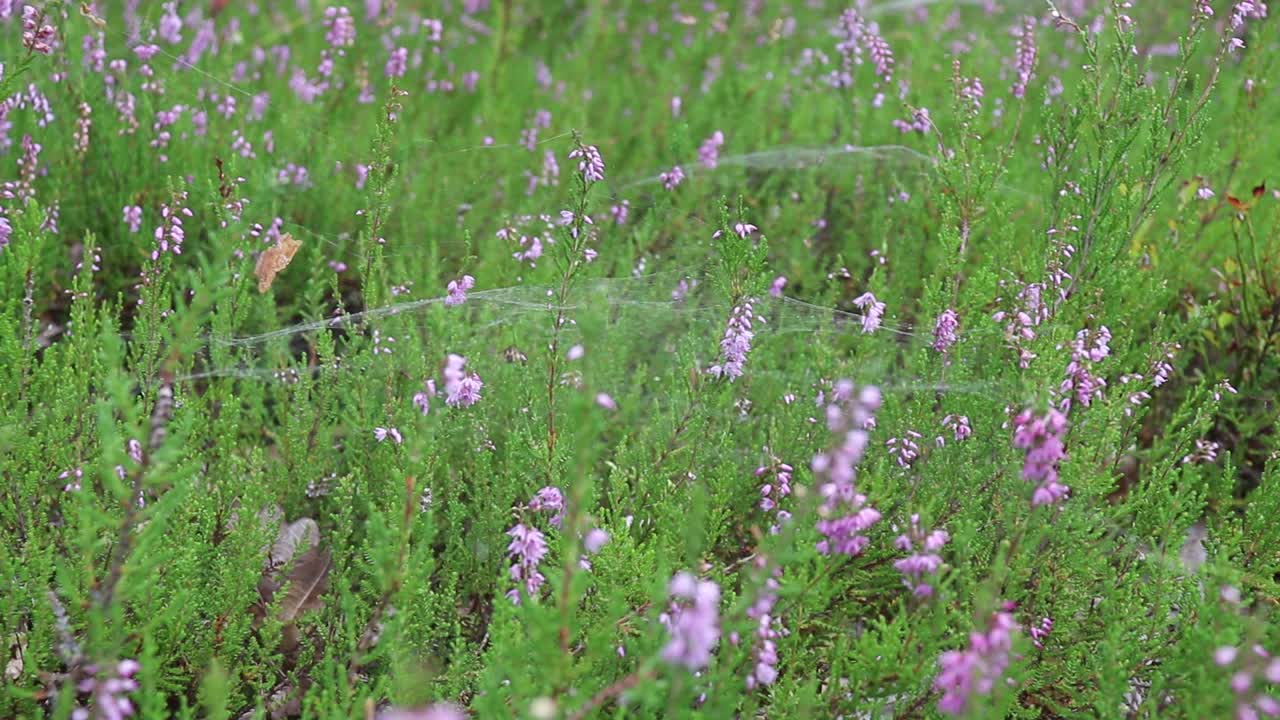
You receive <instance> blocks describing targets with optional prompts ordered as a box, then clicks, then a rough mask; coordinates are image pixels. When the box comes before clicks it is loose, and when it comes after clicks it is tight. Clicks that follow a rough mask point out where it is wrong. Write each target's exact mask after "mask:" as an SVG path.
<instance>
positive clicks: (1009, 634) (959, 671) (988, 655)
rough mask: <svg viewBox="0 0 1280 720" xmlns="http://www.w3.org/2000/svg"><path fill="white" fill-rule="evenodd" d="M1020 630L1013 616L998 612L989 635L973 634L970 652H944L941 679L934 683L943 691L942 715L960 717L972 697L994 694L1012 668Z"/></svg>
mask: <svg viewBox="0 0 1280 720" xmlns="http://www.w3.org/2000/svg"><path fill="white" fill-rule="evenodd" d="M1017 627H1018V624H1017V622H1015V621H1014V619H1013V615H1012V614H1011V613H1009V612H1007V611H1001V612H997V613H994V614H993V615H992V617H991V620H990V623H989V625H988V627H987V628H986V630H985V632H974V633H971V634H970V636H969V647H968V649H966V650H951V651H948V652H944V653H942V656H941V657H940V658H938V665H939V667H940V669H939V672H938V677H937V678H935V679H934V681H933V687H934V688H935V689H937V690H941V691H942V699H941V700H939V701H938V710H939V711H940V712H943V713H945V714H947V715H960V714H962V713H964V712H965V710H966V709H967V708H968V706H969V698H970V696H971V695H973V694H974V693H977V694H979V695H990V694H991V691H992V690H994V689H995V686H996V681H997V680H999V679H1000V677H1001V676H1002V675H1004V671H1005V670H1006V669H1008V667H1009V654H1010V651H1011V650H1012V649H1013V633H1014V631H1015V630H1016V629H1017Z"/></svg>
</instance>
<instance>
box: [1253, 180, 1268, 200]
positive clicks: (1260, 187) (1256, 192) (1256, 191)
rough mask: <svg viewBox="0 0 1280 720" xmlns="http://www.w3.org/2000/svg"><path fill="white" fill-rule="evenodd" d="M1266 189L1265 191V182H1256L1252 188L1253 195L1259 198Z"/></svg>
mask: <svg viewBox="0 0 1280 720" xmlns="http://www.w3.org/2000/svg"><path fill="white" fill-rule="evenodd" d="M1266 191H1267V184H1266V183H1265V182H1260V183H1258V185H1257V187H1255V188H1254V189H1253V196H1254V197H1256V198H1260V197H1262V194H1263V193H1265V192H1266Z"/></svg>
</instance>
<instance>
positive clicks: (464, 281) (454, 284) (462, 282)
mask: <svg viewBox="0 0 1280 720" xmlns="http://www.w3.org/2000/svg"><path fill="white" fill-rule="evenodd" d="M475 286H476V279H475V278H473V277H471V276H470V275H463V276H462V277H460V278H458V279H457V280H450V281H449V284H448V286H447V290H448V295H446V296H445V298H444V304H445V305H461V304H462V303H464V302H466V301H467V291H468V290H470V289H471V288H473V287H475Z"/></svg>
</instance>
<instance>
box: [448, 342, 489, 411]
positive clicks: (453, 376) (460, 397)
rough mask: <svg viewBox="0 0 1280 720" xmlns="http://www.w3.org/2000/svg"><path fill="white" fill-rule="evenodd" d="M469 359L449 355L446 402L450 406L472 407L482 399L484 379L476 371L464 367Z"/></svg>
mask: <svg viewBox="0 0 1280 720" xmlns="http://www.w3.org/2000/svg"><path fill="white" fill-rule="evenodd" d="M466 364H467V359H466V358H464V357H462V356H461V355H452V354H451V355H449V357H448V359H447V360H446V361H445V366H444V370H443V372H442V373H441V374H442V376H443V377H444V392H445V399H444V403H445V404H446V405H448V406H450V407H471V406H472V405H475V404H476V403H477V402H479V400H480V389H481V388H483V387H484V381H482V380H481V379H480V376H479V375H477V374H475V373H474V372H470V373H469V372H466V371H465V370H464V369H463V368H464V367H465V366H466Z"/></svg>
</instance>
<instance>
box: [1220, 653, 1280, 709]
mask: <svg viewBox="0 0 1280 720" xmlns="http://www.w3.org/2000/svg"><path fill="white" fill-rule="evenodd" d="M1213 662H1214V664H1215V665H1217V666H1218V667H1220V668H1223V669H1225V670H1228V671H1229V672H1230V679H1229V680H1228V684H1229V685H1230V686H1231V691H1232V692H1233V693H1234V694H1235V700H1236V712H1235V717H1236V718H1237V720H1257V718H1259V717H1262V716H1263V715H1265V716H1267V717H1280V701H1277V700H1276V698H1275V697H1273V696H1271V695H1269V694H1267V692H1266V688H1264V687H1261V685H1262V683H1260V682H1258V681H1259V680H1265V682H1267V683H1272V684H1275V683H1280V658H1273V657H1271V654H1270V653H1268V652H1267V651H1266V649H1265V648H1263V647H1262V646H1261V645H1257V644H1255V645H1253V647H1251V648H1250V649H1249V651H1248V652H1242V651H1241V649H1240V648H1236V647H1234V646H1231V645H1223V646H1221V647H1219V648H1218V649H1217V650H1215V651H1214V653H1213ZM1259 675H1261V678H1260V677H1259Z"/></svg>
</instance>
